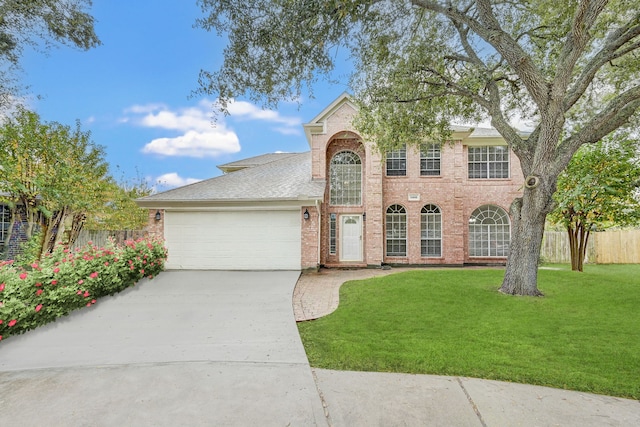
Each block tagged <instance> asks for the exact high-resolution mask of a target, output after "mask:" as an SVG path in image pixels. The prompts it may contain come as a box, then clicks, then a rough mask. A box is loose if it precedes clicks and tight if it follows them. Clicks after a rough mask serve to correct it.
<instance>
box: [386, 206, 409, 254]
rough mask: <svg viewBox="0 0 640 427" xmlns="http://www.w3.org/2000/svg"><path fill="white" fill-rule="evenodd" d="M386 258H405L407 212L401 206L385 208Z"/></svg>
mask: <svg viewBox="0 0 640 427" xmlns="http://www.w3.org/2000/svg"><path fill="white" fill-rule="evenodd" d="M385 225H386V235H387V251H386V253H387V256H407V211H406V210H405V208H404V206H402V205H391V206H389V208H387V215H386V218H385Z"/></svg>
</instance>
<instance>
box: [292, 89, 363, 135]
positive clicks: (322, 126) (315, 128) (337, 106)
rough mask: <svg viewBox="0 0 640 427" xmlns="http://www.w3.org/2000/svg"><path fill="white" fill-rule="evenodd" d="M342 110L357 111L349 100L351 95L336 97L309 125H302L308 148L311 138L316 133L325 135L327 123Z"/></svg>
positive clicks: (343, 94) (345, 94) (344, 93)
mask: <svg viewBox="0 0 640 427" xmlns="http://www.w3.org/2000/svg"><path fill="white" fill-rule="evenodd" d="M342 108H350V109H352V110H353V111H357V110H358V107H357V106H356V105H355V104H354V103H353V101H352V100H351V95H349V94H348V93H346V92H343V93H342V94H341V95H340V96H339V97H337V98H336V99H335V100H334V101H333V102H332V103H331V104H329V106H328V107H326V108H325V109H324V110H322V111H321V112H320V114H318V115H317V116H315V117H314V118H313V119H312V120H311V121H310V122H309V123H305V124H303V125H302V127H303V128H304V133H305V136H306V137H307V142H308V143H309V146H311V136H312V135H313V134H317V133H326V128H327V121H328V120H329V119H330V118H331V116H333V115H334V114H335V113H336V112H338V111H340V110H341V109H342Z"/></svg>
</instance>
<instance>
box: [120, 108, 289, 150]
mask: <svg viewBox="0 0 640 427" xmlns="http://www.w3.org/2000/svg"><path fill="white" fill-rule="evenodd" d="M214 105H215V102H214V101H211V100H206V99H205V100H202V101H200V102H199V103H198V104H197V105H196V106H194V107H188V108H181V109H177V110H173V109H171V108H169V107H168V106H166V105H164V104H159V103H155V104H146V105H133V106H131V107H129V108H127V109H126V110H125V117H124V118H123V119H122V120H121V122H122V123H133V124H135V125H138V126H142V127H146V128H154V129H163V130H166V131H168V132H170V133H172V134H173V135H167V136H163V137H161V138H157V139H154V140H153V141H151V142H149V143H147V144H146V145H145V146H144V147H143V149H142V152H143V153H145V154H157V155H162V156H183V157H198V158H202V157H218V156H221V155H224V154H232V153H237V152H238V151H240V141H239V139H238V136H237V135H236V133H235V132H234V131H233V130H232V129H230V128H229V127H228V126H227V123H228V122H229V121H236V120H239V121H244V122H246V121H261V122H267V123H272V124H274V125H275V126H274V127H273V128H272V130H273V131H274V132H277V133H280V134H283V135H297V134H300V128H301V120H300V118H298V117H291V116H281V115H280V113H278V112H277V111H273V110H263V109H261V108H259V107H257V106H255V105H254V104H251V103H249V102H245V101H233V102H231V103H229V105H228V106H229V113H230V115H229V116H223V115H221V114H219V115H217V116H215V117H214V114H215V113H214V108H213V106H214Z"/></svg>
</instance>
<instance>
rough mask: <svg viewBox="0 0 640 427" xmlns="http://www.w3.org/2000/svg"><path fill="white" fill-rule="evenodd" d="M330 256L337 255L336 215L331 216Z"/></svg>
mask: <svg viewBox="0 0 640 427" xmlns="http://www.w3.org/2000/svg"><path fill="white" fill-rule="evenodd" d="M329 254H331V255H335V254H336V214H335V213H330V214H329Z"/></svg>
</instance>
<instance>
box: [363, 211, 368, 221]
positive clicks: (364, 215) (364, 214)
mask: <svg viewBox="0 0 640 427" xmlns="http://www.w3.org/2000/svg"><path fill="white" fill-rule="evenodd" d="M366 220H367V213H366V212H363V213H362V222H365V221H366Z"/></svg>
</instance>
